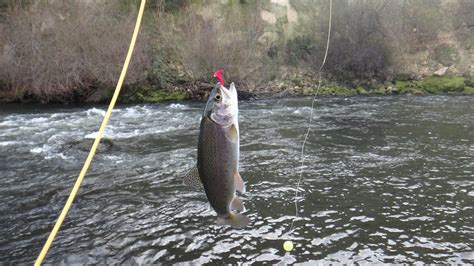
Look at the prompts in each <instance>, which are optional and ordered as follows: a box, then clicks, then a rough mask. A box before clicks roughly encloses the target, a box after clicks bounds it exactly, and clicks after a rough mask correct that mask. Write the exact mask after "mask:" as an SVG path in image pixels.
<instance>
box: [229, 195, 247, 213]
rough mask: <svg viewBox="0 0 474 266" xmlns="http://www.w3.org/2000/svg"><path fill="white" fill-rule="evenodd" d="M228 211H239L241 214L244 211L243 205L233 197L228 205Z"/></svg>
mask: <svg viewBox="0 0 474 266" xmlns="http://www.w3.org/2000/svg"><path fill="white" fill-rule="evenodd" d="M230 209H231V210H234V211H239V212H243V211H244V209H245V208H244V205H243V204H242V201H240V199H239V198H238V197H237V196H234V198H233V199H232V202H231V203H230Z"/></svg>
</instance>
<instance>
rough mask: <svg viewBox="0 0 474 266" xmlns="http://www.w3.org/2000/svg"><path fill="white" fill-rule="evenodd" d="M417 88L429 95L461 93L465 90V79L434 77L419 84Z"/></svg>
mask: <svg viewBox="0 0 474 266" xmlns="http://www.w3.org/2000/svg"><path fill="white" fill-rule="evenodd" d="M417 87H418V88H420V89H421V90H423V91H426V92H429V93H442V92H456V91H457V92H461V91H462V90H463V89H464V78H463V77H449V76H445V77H434V76H433V77H429V78H426V79H425V80H422V81H419V82H417Z"/></svg>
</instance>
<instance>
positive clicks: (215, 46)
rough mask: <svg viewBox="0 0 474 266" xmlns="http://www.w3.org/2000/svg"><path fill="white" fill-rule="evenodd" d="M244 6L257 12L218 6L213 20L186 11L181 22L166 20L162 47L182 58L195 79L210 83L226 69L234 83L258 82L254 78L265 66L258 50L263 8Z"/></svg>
mask: <svg viewBox="0 0 474 266" xmlns="http://www.w3.org/2000/svg"><path fill="white" fill-rule="evenodd" d="M243 5H252V8H256V9H257V10H254V11H252V12H246V13H245V14H242V12H243V11H242V9H237V10H229V9H225V8H228V7H225V6H223V5H217V6H213V7H214V8H216V10H214V11H211V12H210V13H212V15H209V16H206V15H200V14H195V13H194V12H193V10H191V9H183V10H182V12H183V14H182V15H181V16H180V17H181V20H176V18H170V17H169V16H167V17H166V16H165V17H162V19H165V21H163V20H161V21H160V23H159V25H160V26H161V30H160V34H159V36H160V37H159V39H160V44H159V45H161V46H167V47H168V48H169V49H171V50H174V52H175V53H176V54H180V55H181V59H182V62H183V65H184V68H185V70H186V72H188V73H189V74H190V75H191V76H192V78H194V79H204V78H205V79H208V78H209V77H210V76H211V75H212V73H213V71H215V70H216V69H219V68H222V69H225V70H226V76H227V78H229V79H230V80H233V81H237V80H239V81H242V80H247V81H251V80H250V79H252V78H253V81H255V79H256V78H257V77H255V76H254V77H251V76H250V74H252V72H253V71H255V70H256V69H258V68H261V67H262V65H263V64H262V61H261V56H260V54H259V49H258V47H257V46H258V44H257V38H258V36H260V34H261V33H262V30H263V26H262V22H261V20H260V17H259V11H258V8H259V4H258V3H246V4H243ZM211 6H212V5H211ZM244 15H246V16H245V17H244ZM173 19H174V20H173ZM170 44H172V45H170ZM177 49H179V51H178V50H177Z"/></svg>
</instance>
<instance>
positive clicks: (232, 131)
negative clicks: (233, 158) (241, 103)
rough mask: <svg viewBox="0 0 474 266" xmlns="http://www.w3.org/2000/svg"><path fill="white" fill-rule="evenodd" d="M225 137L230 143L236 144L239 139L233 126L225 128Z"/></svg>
mask: <svg viewBox="0 0 474 266" xmlns="http://www.w3.org/2000/svg"><path fill="white" fill-rule="evenodd" d="M225 137H226V138H227V139H228V140H229V141H231V142H236V141H237V140H238V139H239V132H238V131H237V128H236V127H235V125H234V124H232V125H230V126H229V127H228V128H227V132H226V133H225Z"/></svg>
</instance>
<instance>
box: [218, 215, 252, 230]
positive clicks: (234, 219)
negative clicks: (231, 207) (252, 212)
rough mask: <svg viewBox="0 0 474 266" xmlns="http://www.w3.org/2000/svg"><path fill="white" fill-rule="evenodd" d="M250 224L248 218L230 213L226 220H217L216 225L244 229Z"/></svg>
mask: <svg viewBox="0 0 474 266" xmlns="http://www.w3.org/2000/svg"><path fill="white" fill-rule="evenodd" d="M249 223H250V219H249V217H247V216H245V215H243V214H240V213H230V214H229V216H228V217H227V218H220V217H219V218H217V224H220V225H230V226H232V227H234V228H244V227H246V226H247V225H248V224H249Z"/></svg>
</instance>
